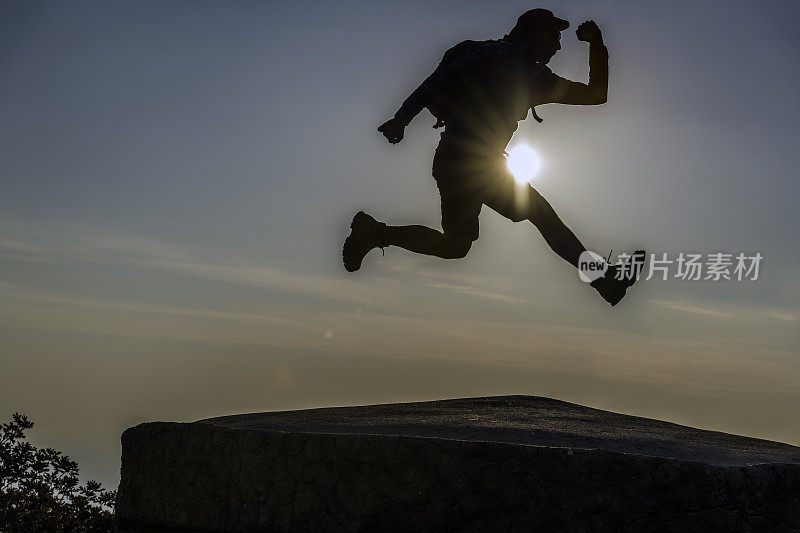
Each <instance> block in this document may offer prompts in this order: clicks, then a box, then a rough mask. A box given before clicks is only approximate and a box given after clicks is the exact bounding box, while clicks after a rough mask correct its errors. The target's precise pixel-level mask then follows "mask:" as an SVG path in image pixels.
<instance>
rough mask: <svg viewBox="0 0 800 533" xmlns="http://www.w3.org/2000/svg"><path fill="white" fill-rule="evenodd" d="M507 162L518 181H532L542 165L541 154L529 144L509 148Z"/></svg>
mask: <svg viewBox="0 0 800 533" xmlns="http://www.w3.org/2000/svg"><path fill="white" fill-rule="evenodd" d="M506 164H507V165H508V170H510V171H511V174H513V175H514V179H515V180H516V181H517V183H530V182H532V181H533V178H535V177H536V175H537V174H538V173H539V169H540V168H541V166H542V162H541V161H540V160H539V154H537V153H536V152H535V151H534V150H533V148H531V147H530V146H528V145H527V144H518V145H517V146H515V147H514V148H512V149H511V150H509V151H508V160H507V162H506Z"/></svg>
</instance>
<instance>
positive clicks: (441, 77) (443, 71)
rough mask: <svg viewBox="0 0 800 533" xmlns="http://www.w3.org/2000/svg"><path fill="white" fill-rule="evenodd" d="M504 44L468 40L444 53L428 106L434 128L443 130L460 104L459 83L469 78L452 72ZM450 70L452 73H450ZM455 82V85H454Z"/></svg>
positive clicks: (491, 41)
mask: <svg viewBox="0 0 800 533" xmlns="http://www.w3.org/2000/svg"><path fill="white" fill-rule="evenodd" d="M504 44H508V41H506V40H505V39H489V40H485V41H473V40H466V41H461V42H460V43H458V44H457V45H455V46H453V47H451V48H449V49H448V50H447V51H446V52H445V53H444V56H442V60H441V61H440V62H439V65H438V66H437V67H436V70H435V71H434V73H433V75H432V77H433V78H434V79H437V80H438V81H439V83H436V84H434V87H432V88H431V92H430V94H429V98H428V105H427V106H426V107H427V109H428V111H430V113H431V114H432V115H433V116H434V118H436V124H434V125H433V127H434V128H441V127H442V126H444V125H445V122H446V121H447V119H448V118H449V116H450V113H451V111H452V110H453V109H454V107H455V105H456V104H457V102H458V98H459V94H458V93H459V92H460V91H461V90H463V89H464V87H463V85H460V84H459V82H462V81H463V77H464V76H465V75H467V76H468V75H469V73H465V72H459V73H457V74H456V73H454V72H452V71H453V70H457V67H458V66H459V65H458V63H459V62H462V60H464V59H465V58H467V56H469V55H470V54H472V53H474V52H476V51H478V50H481V49H483V50H486V48H487V47H488V46H498V45H500V46H502V45H504ZM464 63H465V62H462V65H463V64H464ZM454 67H455V68H454ZM448 70H449V71H451V72H448ZM454 76H458V77H459V78H462V79H459V80H453V79H452V78H453V77H454ZM454 81H455V83H453V82H454ZM531 111H532V112H533V117H534V118H535V119H536V121H537V122H542V119H541V118H539V116H538V115H537V114H536V110H535V109H531Z"/></svg>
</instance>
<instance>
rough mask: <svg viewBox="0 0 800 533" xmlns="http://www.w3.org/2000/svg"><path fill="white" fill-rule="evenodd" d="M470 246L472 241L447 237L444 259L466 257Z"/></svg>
mask: <svg viewBox="0 0 800 533" xmlns="http://www.w3.org/2000/svg"><path fill="white" fill-rule="evenodd" d="M470 248H472V241H471V240H469V239H461V238H456V237H448V238H447V251H446V252H445V255H446V257H445V259H461V258H462V257H466V255H467V253H469V249H470Z"/></svg>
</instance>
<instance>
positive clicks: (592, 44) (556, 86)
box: [538, 20, 608, 105]
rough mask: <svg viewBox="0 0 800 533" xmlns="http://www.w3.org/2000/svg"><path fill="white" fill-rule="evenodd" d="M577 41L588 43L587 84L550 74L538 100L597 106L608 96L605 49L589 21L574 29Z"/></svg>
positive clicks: (599, 34) (601, 36) (594, 26)
mask: <svg viewBox="0 0 800 533" xmlns="http://www.w3.org/2000/svg"><path fill="white" fill-rule="evenodd" d="M575 33H576V34H577V36H578V40H580V41H585V42H588V43H589V83H580V82H577V81H571V80H568V79H566V78H562V77H561V76H558V75H556V74H553V73H550V75H549V76H547V77H546V78H545V80H544V83H543V87H541V92H540V94H539V95H538V96H539V98H538V99H540V100H542V101H541V102H540V103H543V104H544V103H553V104H573V105H597V104H604V103H606V100H607V99H608V49H607V48H606V46H605V44H604V43H603V34H602V33H600V28H598V27H597V24H595V22H594V21H593V20H590V21H586V22H584V23H583V24H581V25H580V26H578V29H577V30H576V31H575Z"/></svg>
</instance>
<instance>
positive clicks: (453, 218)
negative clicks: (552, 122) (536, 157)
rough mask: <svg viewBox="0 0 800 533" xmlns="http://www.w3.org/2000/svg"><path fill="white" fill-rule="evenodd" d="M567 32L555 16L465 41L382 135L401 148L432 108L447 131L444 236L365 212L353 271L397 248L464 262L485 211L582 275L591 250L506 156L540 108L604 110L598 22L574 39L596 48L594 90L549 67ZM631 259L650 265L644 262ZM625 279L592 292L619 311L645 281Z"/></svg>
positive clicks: (358, 218)
mask: <svg viewBox="0 0 800 533" xmlns="http://www.w3.org/2000/svg"><path fill="white" fill-rule="evenodd" d="M568 27H569V22H567V21H566V20H563V19H560V18H557V17H555V16H554V15H553V13H552V12H550V11H549V10H546V9H532V10H530V11H527V12H525V13H524V14H523V15H522V16H520V17H519V19H518V20H517V24H516V25H515V26H514V28H513V29H512V30H511V32H510V33H509V34H508V35H506V36H504V37H503V38H502V39H499V40H494V41H464V42H462V43H459V44H458V45H456V46H454V47H453V48H451V49H450V50H448V51H447V53H445V55H444V58H443V59H442V62H441V63H440V65H439V66H438V67H437V69H436V70H435V71H434V72H433V74H431V75H430V76H429V77H428V78H427V79H426V80H425V81H424V82H423V83H422V85H420V86H419V87H418V88H417V90H415V91H414V92H413V93H412V94H411V96H409V97H408V98H407V99H406V101H405V102H403V105H402V106H401V107H400V109H399V110H398V111H397V113H395V116H394V118H392V119H390V120H389V121H387V122H385V123H384V124H382V125H381V126H380V127H379V128H378V131H380V132H381V133H383V135H384V136H385V137H386V139H387V140H388V141H389V142H390V143H392V144H396V143H399V142H400V141H401V140H402V139H403V133H404V130H405V127H406V126H407V125H408V124H409V122H411V120H412V119H413V118H414V117H415V116H416V115H417V114H419V112H420V111H422V109H423V108H425V107H427V108H428V109H429V110H430V111H431V113H433V115H434V116H435V117H436V118H437V122H436V124H435V125H434V127H435V128H436V127H440V126H444V128H445V129H444V132H443V133H442V134H441V140H440V142H439V146H438V147H437V148H436V153H435V155H434V158H433V177H434V179H435V180H436V184H437V186H438V188H439V193H440V196H441V208H442V229H443V231H438V230H435V229H433V228H429V227H426V226H419V225H412V226H387V225H386V224H384V223H383V222H378V221H377V220H375V219H374V218H372V217H371V216H369V215H368V214H366V213H364V212H363V211H359V212H358V213H357V214H356V215H355V217H354V218H353V222H352V223H351V225H350V227H351V229H352V231H351V233H350V236H349V237H347V240H346V241H345V243H344V249H343V252H342V256H343V260H344V266H345V269H347V270H348V271H349V272H354V271H356V270H358V269H359V268H360V267H361V262H362V260H363V258H364V256H365V255H366V254H367V253H368V252H369V251H370V250H372V249H373V248H378V247H379V248H383V247H386V246H390V245H394V246H399V247H401V248H405V249H406V250H410V251H412V252H417V253H420V254H426V255H433V256H437V257H442V258H446V259H455V258H461V257H464V256H465V255H466V254H467V252H468V251H469V249H470V247H471V246H472V242H473V241H475V240H476V239H477V238H478V215H479V214H480V210H481V207H482V206H483V205H487V206H489V207H490V208H491V209H493V210H495V211H497V212H498V213H500V214H501V215H503V216H504V217H506V218H508V219H510V220H513V221H514V222H519V221H521V220H529V221H530V222H532V223H533V224H534V225H535V226H536V227H537V228H538V229H539V231H540V232H541V234H542V236H544V238H545V240H546V241H547V244H548V245H550V247H551V248H552V249H553V251H555V252H556V253H557V254H558V255H559V256H561V257H562V258H564V259H565V260H566V261H568V262H569V263H570V264H572V265H573V266H575V267H576V268H578V259H579V257H580V256H581V254H582V253H583V252H585V251H586V248H584V246H583V244H581V242H580V241H579V240H578V238H577V237H576V236H575V235H574V234H573V233H572V231H570V229H569V228H567V226H565V225H564V223H563V222H562V221H561V219H560V218H559V217H558V215H556V213H555V211H554V210H553V208H552V207H551V206H550V204H549V203H548V202H547V200H545V199H544V198H543V197H542V195H540V194H539V193H538V192H537V191H536V189H534V188H533V187H532V186H531V185H530V184H525V185H520V184H518V183H517V182H516V181H515V180H514V177H513V176H512V174H511V172H510V171H509V170H508V168H507V165H506V159H505V147H506V145H507V144H508V142H509V141H510V140H511V136H512V135H513V134H514V132H515V131H516V129H517V124H518V122H519V121H520V120H524V119H525V118H526V117H527V115H528V111H529V110H532V112H533V116H534V118H535V119H536V120H538V121H540V122H541V119H540V118H539V117H538V116H537V115H536V110H535V109H534V107H535V106H537V105H540V104H547V103H559V104H575V105H598V104H603V103H605V102H606V96H607V92H608V50H607V49H606V47H605V45H604V44H603V36H602V34H601V32H600V29H599V28H598V27H597V24H595V22H594V21H587V22H584V23H583V24H581V25H580V26H579V27H578V29H577V31H576V32H575V33H576V35H577V36H578V39H579V40H581V41H585V42H588V43H589V83H588V84H584V83H578V82H574V81H570V80H567V79H565V78H562V77H560V76H557V75H556V74H554V73H553V72H552V71H551V70H550V69H549V68H548V67H547V63H548V62H549V61H550V59H551V58H552V57H553V55H555V53H556V52H557V51H558V50H560V49H561V43H560V40H561V32H562V31H564V30H566V29H567V28H568ZM633 255H634V257H636V258H638V259H640V260H643V256H644V252H643V251H637V252H635V253H634V254H633ZM620 274H621V273H618V272H617V265H613V266H610V267H608V270H607V271H606V272H605V275H604V276H602V277H600V278H598V279H596V280H594V281H593V282H592V283H591V285H592V287H594V288H595V289H597V291H598V292H599V293H600V295H601V296H602V297H603V298H604V299H605V300H606V301H607V302H609V303H610V304H611V305H615V304H616V303H617V302H619V301H620V300H621V299H622V297H623V296H625V291H626V289H627V288H628V287H630V286H631V285H633V283H634V282H635V281H636V277H637V274H638V271H636V272H633V271H631V272H630V273H629V274H627V275H620ZM618 278H619V279H618Z"/></svg>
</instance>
